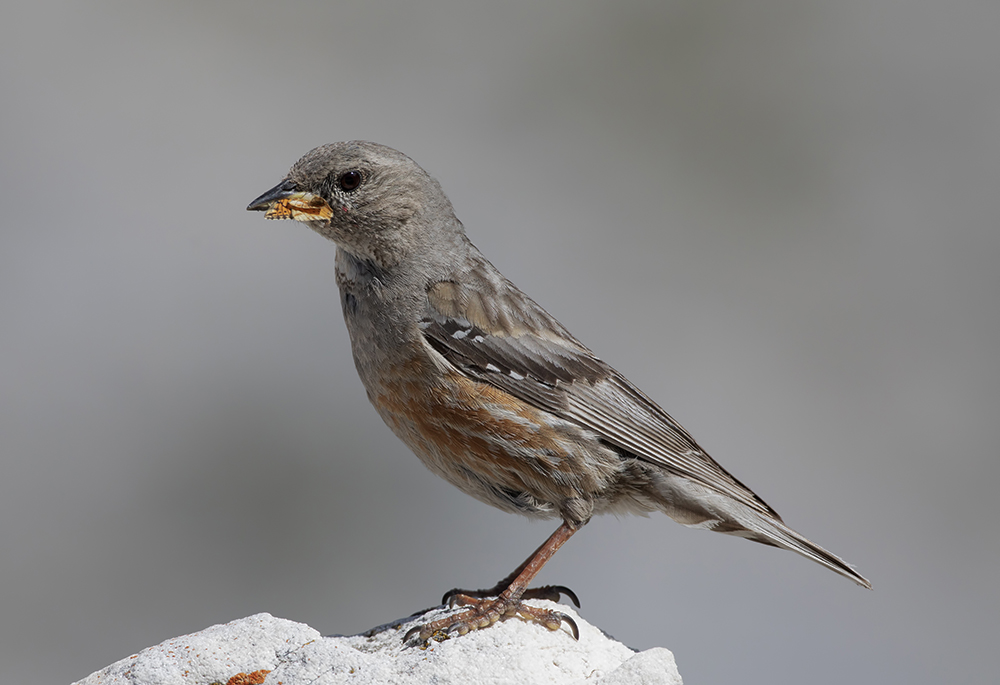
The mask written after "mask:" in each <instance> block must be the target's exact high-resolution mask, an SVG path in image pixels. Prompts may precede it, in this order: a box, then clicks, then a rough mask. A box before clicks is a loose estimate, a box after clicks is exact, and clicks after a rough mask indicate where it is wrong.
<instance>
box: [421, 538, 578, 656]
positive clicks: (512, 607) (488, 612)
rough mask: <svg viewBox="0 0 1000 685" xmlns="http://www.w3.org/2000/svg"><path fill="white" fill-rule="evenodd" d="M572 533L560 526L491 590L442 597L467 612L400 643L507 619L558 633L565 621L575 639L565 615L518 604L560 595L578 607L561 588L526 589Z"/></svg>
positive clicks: (575, 632)
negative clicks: (518, 620)
mask: <svg viewBox="0 0 1000 685" xmlns="http://www.w3.org/2000/svg"><path fill="white" fill-rule="evenodd" d="M575 532H576V529H575V528H573V527H572V526H570V525H569V524H568V523H563V524H562V525H561V526H559V528H558V529H557V530H556V532H554V533H553V534H552V535H551V536H549V539H548V540H546V541H545V542H544V543H542V546H541V547H539V548H538V549H536V550H535V552H534V554H532V555H531V556H530V557H528V558H527V559H526V560H525V562H524V563H523V564H521V565H520V566H518V567H517V569H516V570H515V571H514V573H512V574H510V575H509V576H508V577H507V578H504V579H503V580H502V581H500V582H499V583H497V586H496V587H495V588H491V589H490V590H479V591H473V592H465V591H463V590H451V591H450V592H448V593H447V594H445V601H446V602H447V603H448V604H450V605H452V606H456V605H458V606H469V607H471V608H470V609H469V610H468V611H463V612H461V613H459V614H454V615H452V616H446V617H445V618H442V619H439V620H437V621H433V622H431V623H425V624H424V625H422V626H417V627H416V628H413V629H411V630H410V631H409V632H407V633H406V635H405V636H404V637H403V642H408V641H409V639H410V638H411V637H413V636H414V635H417V636H418V637H419V639H420V641H421V642H425V641H426V640H427V639H428V638H430V637H431V636H433V635H434V634H435V633H444V634H447V633H452V632H455V633H458V634H459V635H465V634H466V633H468V632H469V631H470V630H477V629H479V628H486V627H487V626H491V625H493V624H494V623H496V622H497V621H499V620H501V619H507V618H510V617H511V616H518V617H520V618H522V619H524V620H526V621H534V622H535V623H540V624H541V625H543V626H545V627H546V628H548V629H549V630H558V629H559V627H560V626H561V625H562V623H563V621H565V622H566V623H567V624H568V625H569V627H570V629H571V630H572V631H573V637H574V638H576V639H579V638H580V631H579V629H578V628H577V625H576V622H575V621H574V620H573V619H572V618H570V617H569V616H567V615H566V614H564V613H562V612H561V611H551V610H548V609H539V608H537V607H532V606H528V605H526V604H524V603H522V600H524V599H531V598H534V599H553V601H557V600H558V599H559V595H560V593H563V594H566V595H567V596H569V597H570V598H571V599H573V601H574V603H575V604H576V605H577V606H580V604H579V602H578V601H577V600H576V594H574V593H573V591H572V590H570V589H569V588H565V587H563V586H561V585H548V586H545V587H541V588H537V589H535V590H534V591H532V590H529V589H528V583H530V582H531V581H532V580H534V578H535V576H536V575H538V572H539V571H541V570H542V567H543V566H545V563H546V562H547V561H548V560H549V559H551V558H552V555H553V554H555V553H556V550H558V549H559V548H560V547H562V546H563V544H565V543H566V541H567V540H569V539H570V537H572V535H573V533H575Z"/></svg>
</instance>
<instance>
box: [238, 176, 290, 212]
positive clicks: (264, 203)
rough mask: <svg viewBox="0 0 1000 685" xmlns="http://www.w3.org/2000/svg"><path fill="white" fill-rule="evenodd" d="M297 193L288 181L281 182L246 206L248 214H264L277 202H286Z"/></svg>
mask: <svg viewBox="0 0 1000 685" xmlns="http://www.w3.org/2000/svg"><path fill="white" fill-rule="evenodd" d="M297 192H298V191H297V190H296V188H295V184H294V183H292V182H291V181H289V180H285V181H282V182H281V183H279V184H278V185H276V186H274V187H273V188H271V189H270V190H269V191H267V192H266V193H264V194H263V195H261V196H260V197H258V198H257V199H256V200H254V201H253V202H251V203H250V204H248V205H247V211H248V212H266V211H267V210H268V209H270V207H271V205H272V204H274V203H275V202H277V201H278V200H286V199H288V198H289V197H291V196H292V195H294V194H295V193H297Z"/></svg>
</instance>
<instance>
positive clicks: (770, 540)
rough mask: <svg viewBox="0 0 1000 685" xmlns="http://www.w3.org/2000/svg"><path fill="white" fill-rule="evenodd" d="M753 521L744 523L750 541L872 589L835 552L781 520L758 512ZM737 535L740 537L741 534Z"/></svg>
mask: <svg viewBox="0 0 1000 685" xmlns="http://www.w3.org/2000/svg"><path fill="white" fill-rule="evenodd" d="M753 519H755V520H754V521H753V522H749V521H746V520H744V521H743V523H744V524H749V525H747V526H746V527H747V529H748V531H749V532H750V533H752V534H751V535H749V536H747V537H748V538H749V539H751V540H755V541H757V542H762V543H764V544H768V545H774V546H776V547H781V548H782V549H787V550H790V551H792V552H796V553H797V554H801V555H802V556H804V557H805V558H806V559H812V560H813V561H815V562H816V563H817V564H822V565H823V566H826V567H827V568H828V569H830V570H831V571H833V572H835V573H839V574H840V575H842V576H844V577H845V578H849V579H851V580H853V581H854V582H855V583H857V584H858V585H860V586H861V587H864V588H868V589H869V590H871V589H872V584H871V583H870V582H869V581H868V579H867V578H865V577H864V576H863V575H861V574H860V573H858V572H857V571H855V570H854V568H853V567H852V566H851V565H850V564H848V563H847V562H846V561H844V560H843V559H841V558H840V557H838V556H837V555H836V554H834V553H833V552H829V551H827V550H825V549H823V548H822V547H820V546H819V545H817V544H816V543H814V542H811V541H809V540H808V539H806V538H805V537H803V536H802V535H800V534H799V533H796V532H795V531H794V530H792V529H791V528H789V527H788V526H786V525H785V524H784V523H782V522H781V521H780V520H777V519H772V518H768V517H764V516H761V515H757V514H756V512H754V516H753ZM735 534H736V535H739V534H740V533H738V532H737V533H735Z"/></svg>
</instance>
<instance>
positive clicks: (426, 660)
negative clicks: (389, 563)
mask: <svg viewBox="0 0 1000 685" xmlns="http://www.w3.org/2000/svg"><path fill="white" fill-rule="evenodd" d="M532 603H533V604H537V605H539V606H541V605H546V604H550V603H546V602H532ZM552 606H557V605H552ZM558 608H559V610H560V611H563V612H564V613H566V614H569V615H570V616H572V617H573V618H574V620H576V622H577V625H578V626H579V628H580V640H579V641H576V640H574V639H573V637H572V636H571V635H570V633H569V631H568V629H566V628H565V625H564V628H563V629H562V630H558V631H554V632H553V631H549V630H547V629H545V628H543V627H541V626H538V625H536V624H531V623H526V622H524V621H520V620H516V619H514V620H508V621H504V622H501V623H498V624H496V625H494V626H491V627H490V628H488V629H486V630H477V631H474V632H471V633H469V634H468V635H464V636H461V637H453V638H452V639H449V640H445V641H443V642H434V641H432V642H430V644H429V645H428V646H427V647H426V648H423V649H422V648H421V647H419V646H413V643H411V644H410V645H408V646H404V645H403V643H402V637H403V635H404V634H405V633H406V631H407V630H409V629H410V628H412V627H413V626H415V625H418V624H420V623H425V622H427V621H432V620H434V619H436V618H439V617H441V616H443V615H445V614H446V613H447V612H448V611H449V610H446V609H443V608H436V609H432V610H430V611H428V612H426V613H425V614H423V615H417V616H411V617H409V618H405V619H401V620H399V621H395V622H393V623H390V624H386V625H384V626H379V627H377V628H373V629H372V630H369V631H366V632H365V633H362V634H360V635H351V636H346V637H345V636H335V637H323V636H321V635H320V634H319V633H318V632H317V631H315V630H313V629H312V628H310V627H309V626H306V625H302V624H300V623H294V622H292V621H286V620H284V619H280V618H274V617H273V616H271V615H270V614H257V615H256V616H250V617H248V618H242V619H239V620H237V621H233V622H232V623H227V624H225V625H217V626H212V627H211V628H206V629H205V630H203V631H201V632H198V633H193V634H191V635H184V636H182V637H177V638H174V639H172V640H167V641H166V642H164V643H162V644H159V645H156V646H155V647H149V648H147V649H144V650H142V651H141V652H139V653H138V654H133V655H132V656H130V657H128V658H127V659H122V660H121V661H119V662H117V663H114V664H112V665H110V666H108V667H107V668H105V669H102V670H100V671H98V672H96V673H94V674H92V675H91V676H90V677H89V678H86V679H84V680H81V681H80V682H79V683H77V684H76V685H209V684H210V683H221V684H222V685H226V684H229V685H251V684H254V685H257V684H261V683H263V684H264V685H277V683H279V682H280V683H282V685H304V684H305V683H310V684H311V685H332V684H333V683H351V684H352V685H368V684H375V683H377V684H378V685H383V684H385V683H392V684H394V685H396V684H398V685H409V684H411V683H412V684H416V683H435V684H438V685H445V684H447V683H476V684H484V685H493V684H496V685H500V684H501V683H503V684H508V683H516V684H517V685H535V684H539V685H540V684H543V683H544V684H545V685H561V684H563V683H567V684H568V683H573V684H576V683H591V684H595V685H596V684H599V685H626V684H628V685H634V684H637V683H639V684H643V685H645V684H649V685H659V684H661V683H662V684H663V685H680V684H681V677H680V675H679V674H678V672H677V666H676V664H675V663H674V656H673V654H671V653H670V651H669V650H667V649H663V648H655V649H650V650H647V651H645V652H639V653H636V652H633V651H632V650H631V649H629V648H628V647H626V646H625V645H623V644H621V643H620V642H617V641H615V640H613V639H612V638H610V637H609V636H607V635H605V634H604V633H603V632H601V631H600V630H599V629H597V628H595V627H594V626H592V625H590V624H589V623H587V622H586V621H584V620H583V619H581V618H580V617H579V616H578V615H577V614H576V612H574V611H573V610H572V609H570V608H569V607H565V606H562V605H558Z"/></svg>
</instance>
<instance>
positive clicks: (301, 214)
mask: <svg viewBox="0 0 1000 685" xmlns="http://www.w3.org/2000/svg"><path fill="white" fill-rule="evenodd" d="M247 211H249V212H264V218H266V219H295V220H296V221H316V220H323V221H325V220H327V219H329V218H330V217H331V216H333V210H331V209H330V205H328V204H327V203H326V200H324V199H323V198H321V197H320V196H319V195H314V194H313V193H306V192H303V191H301V190H298V189H297V188H296V186H295V183H293V182H292V181H289V180H285V181H282V182H281V183H279V184H278V185H276V186H274V187H273V188H271V189H270V190H269V191H267V192H266V193H264V194H263V195H261V196H260V197H258V198H257V199H256V200H254V201H253V202H251V203H250V204H249V205H247Z"/></svg>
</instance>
